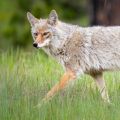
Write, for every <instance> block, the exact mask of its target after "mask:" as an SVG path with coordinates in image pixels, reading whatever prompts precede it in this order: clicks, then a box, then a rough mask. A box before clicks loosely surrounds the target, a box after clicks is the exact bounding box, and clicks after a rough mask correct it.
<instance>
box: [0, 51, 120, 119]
mask: <svg viewBox="0 0 120 120" xmlns="http://www.w3.org/2000/svg"><path fill="white" fill-rule="evenodd" d="M14 51H15V52H14ZM14 51H13V50H9V51H6V52H0V119H1V120H120V73H119V72H109V73H105V74H104V77H105V79H106V83H107V88H108V91H109V95H110V99H111V102H112V105H108V104H106V103H104V102H103V101H102V100H101V97H100V94H99V92H98V90H97V88H96V86H95V83H94V81H93V79H92V78H91V77H89V76H86V75H84V76H81V77H79V78H78V79H77V80H76V81H75V82H74V85H73V84H72V85H70V86H69V87H67V88H66V89H65V90H63V91H61V92H59V93H58V94H57V95H56V96H55V97H54V98H53V99H52V100H51V101H49V102H48V103H45V104H42V106H41V107H36V106H37V105H38V104H40V103H41V100H42V98H43V97H44V96H45V94H46V93H47V92H48V91H49V90H50V88H51V87H52V86H53V85H54V84H56V83H57V82H58V81H59V79H60V76H61V75H62V74H63V69H62V68H61V66H60V65H59V64H57V63H56V62H55V60H53V59H51V58H49V57H47V56H46V55H44V54H43V53H41V52H39V51H38V50H35V51H32V52H25V51H24V50H19V49H17V50H14Z"/></svg>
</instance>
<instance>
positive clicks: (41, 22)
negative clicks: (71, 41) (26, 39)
mask: <svg viewBox="0 0 120 120" xmlns="http://www.w3.org/2000/svg"><path fill="white" fill-rule="evenodd" d="M27 18H28V20H29V22H30V24H31V29H32V36H33V39H34V42H33V46H34V47H36V48H41V47H45V46H48V45H49V44H50V43H53V42H55V39H58V38H60V37H59V36H58V34H60V31H61V30H60V29H58V28H57V26H58V16H57V13H56V11H55V10H52V11H51V12H50V14H49V17H48V19H37V18H35V17H34V16H33V15H32V14H31V13H29V12H28V13H27Z"/></svg>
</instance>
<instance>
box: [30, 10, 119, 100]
mask: <svg viewBox="0 0 120 120" xmlns="http://www.w3.org/2000/svg"><path fill="white" fill-rule="evenodd" d="M34 19H35V20H34ZM28 20H29V21H30V23H31V26H32V35H33V34H34V33H35V32H37V31H39V34H43V33H44V32H46V31H47V32H49V35H50V36H48V37H47V38H46V39H44V41H43V43H40V42H39V41H42V39H43V38H42V37H39V39H36V38H35V36H34V35H33V38H34V41H35V42H38V48H40V47H42V49H43V50H44V51H45V52H46V53H47V54H48V55H50V56H52V57H54V58H55V59H56V60H57V61H58V62H59V63H61V65H62V66H63V67H64V69H65V71H66V73H67V75H66V73H65V75H64V76H63V78H62V79H61V82H60V83H58V84H57V85H56V86H55V87H53V88H52V89H51V90H50V91H49V92H48V94H47V97H46V98H49V97H52V96H53V95H54V94H55V93H56V92H57V91H58V90H60V89H62V88H64V87H65V86H66V85H67V83H68V81H70V79H72V78H74V77H73V76H72V77H69V73H72V74H73V75H74V76H76V77H77V76H79V75H81V74H83V73H86V74H89V75H91V76H92V77H93V78H94V80H95V81H96V84H97V86H98V88H99V90H100V93H101V96H102V98H103V99H104V100H105V101H107V102H109V97H108V93H107V90H106V86H105V82H104V80H103V75H102V74H103V72H104V71H106V70H112V71H113V70H119V69H120V27H119V26H113V27H103V26H98V27H86V28H83V27H80V26H76V25H70V24H66V23H63V22H61V21H59V20H58V16H57V13H56V12H55V11H54V10H53V11H51V13H50V15H49V18H48V19H40V20H38V21H37V22H36V18H34V17H33V16H32V15H31V14H30V13H28ZM43 28H45V29H43ZM40 30H43V31H42V32H41V31H40ZM38 36H39V35H38ZM70 71H71V72H70Z"/></svg>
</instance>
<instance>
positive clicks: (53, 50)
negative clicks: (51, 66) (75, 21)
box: [43, 22, 78, 57]
mask: <svg viewBox="0 0 120 120" xmlns="http://www.w3.org/2000/svg"><path fill="white" fill-rule="evenodd" d="M77 28H78V26H77V25H70V24H66V23H63V22H59V25H58V29H59V30H60V31H59V32H58V33H56V34H57V36H56V38H55V40H54V41H53V42H52V43H51V44H50V45H49V46H47V47H44V48H43V50H44V51H45V52H46V53H47V54H48V55H50V56H52V57H56V56H58V55H59V54H61V53H62V51H63V47H64V45H65V44H66V42H68V41H69V40H70V39H71V38H72V37H73V33H74V32H75V31H76V30H77ZM56 31H57V30H56ZM56 31H55V32H56Z"/></svg>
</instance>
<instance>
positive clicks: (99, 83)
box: [91, 72, 110, 103]
mask: <svg viewBox="0 0 120 120" xmlns="http://www.w3.org/2000/svg"><path fill="white" fill-rule="evenodd" d="M91 76H92V77H93V78H94V80H95V82H96V84H97V87H98V89H99V91H100V94H101V97H102V99H103V100H104V101H105V102H107V103H110V100H109V96H108V91H107V88H106V84H105V81H104V79H103V73H102V72H99V73H97V74H92V75H91Z"/></svg>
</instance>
